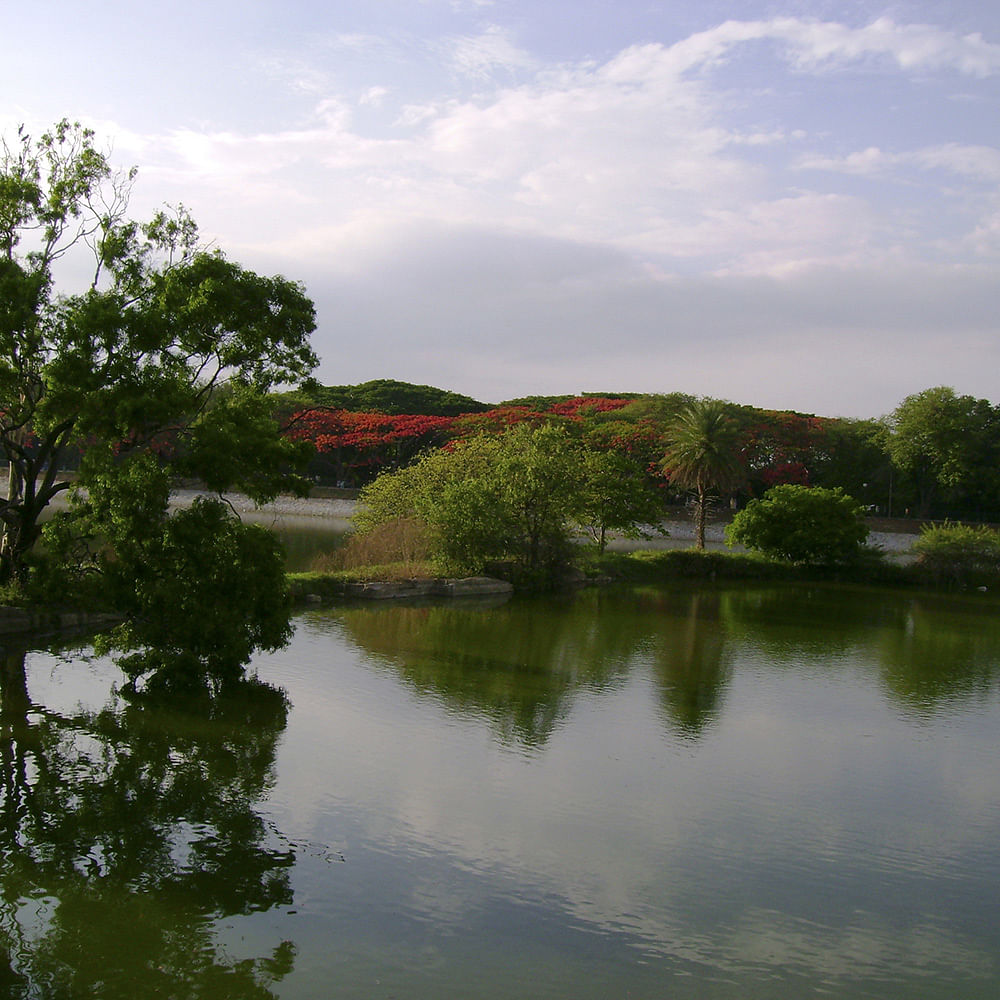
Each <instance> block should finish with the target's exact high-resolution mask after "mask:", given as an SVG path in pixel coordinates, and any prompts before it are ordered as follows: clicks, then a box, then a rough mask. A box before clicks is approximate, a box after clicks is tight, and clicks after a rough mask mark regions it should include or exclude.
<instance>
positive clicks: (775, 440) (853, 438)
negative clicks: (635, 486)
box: [286, 383, 1000, 521]
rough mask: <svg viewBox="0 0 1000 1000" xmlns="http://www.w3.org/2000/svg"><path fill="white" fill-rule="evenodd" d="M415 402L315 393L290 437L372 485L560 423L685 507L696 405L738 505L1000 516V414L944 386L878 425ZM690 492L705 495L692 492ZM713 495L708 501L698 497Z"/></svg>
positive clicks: (353, 479) (676, 401)
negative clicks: (418, 461) (785, 498)
mask: <svg viewBox="0 0 1000 1000" xmlns="http://www.w3.org/2000/svg"><path fill="white" fill-rule="evenodd" d="M383 384H388V383H383ZM393 385H397V386H398V385H403V386H405V383H393ZM417 388H420V389H423V388H425V387H417ZM411 398H412V397H411V396H410V395H409V394H406V393H404V392H402V390H400V395H399V397H394V398H393V400H392V402H393V403H394V405H393V406H392V407H391V408H387V409H385V410H382V411H371V410H366V411H364V412H360V411H351V410H345V409H330V408H328V407H324V406H322V405H320V403H319V396H318V395H314V396H312V397H310V396H309V395H308V394H305V395H301V394H300V395H299V396H298V397H297V399H296V404H297V406H298V412H297V413H296V414H295V415H294V417H293V427H294V429H293V430H292V432H291V434H292V436H293V437H294V438H295V439H297V440H307V441H311V442H312V443H313V444H314V446H315V448H316V454H315V456H314V458H313V463H312V466H311V471H312V473H313V475H314V477H316V478H317V479H319V480H321V481H325V482H339V483H341V484H343V485H351V486H362V485H364V484H365V483H367V482H370V481H371V479H372V478H374V476H376V475H378V474H379V473H380V472H382V471H387V470H393V469H396V468H400V467H403V466H405V465H406V464H408V463H409V462H411V461H413V460H414V459H415V458H416V457H417V456H418V455H419V454H421V453H422V452H424V451H426V450H428V449H433V448H440V447H445V448H448V447H452V446H453V444H454V442H456V441H460V440H464V439H467V438H469V437H471V436H474V435H476V434H479V433H491V434H500V433H503V432H504V431H506V430H508V429H510V428H511V427H515V426H517V425H519V424H523V423H526V424H529V425H531V426H540V425H542V424H555V425H559V426H562V427H564V428H565V429H566V430H567V432H568V433H570V434H571V435H572V436H573V437H575V438H576V439H578V440H580V441H582V442H584V443H586V445H587V446H588V447H589V448H592V449H594V450H598V451H605V452H612V453H615V454H619V455H622V456H625V457H627V458H629V459H630V460H631V461H633V462H635V463H637V464H638V465H639V466H640V467H641V468H642V469H643V470H644V471H645V474H646V475H647V477H648V478H649V481H650V482H651V483H652V482H658V483H659V485H660V487H661V490H662V491H664V495H665V496H666V498H667V499H668V500H673V501H675V502H679V501H682V500H683V499H684V498H685V496H686V495H687V493H688V491H689V487H687V486H685V485H684V481H683V479H682V477H681V476H680V475H679V474H678V473H676V472H674V471H673V470H672V469H671V468H670V464H671V463H669V462H667V461H665V456H666V455H667V454H668V452H669V451H670V449H671V448H672V447H673V446H674V445H673V444H672V442H675V439H676V436H677V434H678V432H679V429H680V428H681V427H682V425H683V424H684V422H685V420H687V421H690V420H691V419H692V417H691V408H692V406H693V405H694V404H701V405H708V404H711V407H710V408H714V409H715V410H716V411H717V418H718V421H719V423H720V426H722V425H724V426H725V427H726V428H728V431H727V435H728V442H727V444H726V447H725V449H723V450H724V451H725V452H726V453H728V454H730V455H731V456H733V457H734V458H735V460H736V462H737V464H738V474H737V472H736V470H733V469H730V470H729V472H730V473H731V474H727V476H726V477H725V479H726V484H725V488H724V490H723V492H724V494H725V496H726V498H732V499H733V501H734V502H735V503H736V504H737V505H738V506H742V505H743V504H745V503H746V502H747V501H749V500H751V499H754V498H758V497H762V496H763V495H764V494H765V493H766V492H767V490H769V489H770V488H771V487H773V486H780V485H785V484H793V485H798V486H821V487H825V488H829V489H833V488H837V487H839V488H841V489H843V490H844V491H845V492H846V493H847V494H848V495H850V496H852V497H855V498H856V499H857V500H858V502H859V503H861V504H862V505H864V506H865V507H866V508H867V509H868V510H870V511H873V512H878V513H881V514H884V515H904V514H910V515H913V516H921V517H938V518H941V517H958V518H968V519H973V520H993V521H997V520H1000V407H997V406H994V405H993V404H991V403H990V402H989V401H988V400H985V399H975V398H974V397H971V396H961V395H958V394H956V393H955V392H954V390H952V389H949V388H946V387H938V388H933V389H927V390H925V391H923V392H920V393H916V394H914V395H912V396H909V397H907V399H905V400H904V401H903V402H902V403H900V405H899V406H898V407H897V408H896V409H895V410H894V411H893V412H892V413H891V414H889V415H887V416H885V417H882V418H880V419H868V420H854V419H845V418H833V417H820V416H815V415H812V414H802V413H795V412H790V411H780V410H762V409H758V408H755V407H750V406H743V405H738V404H735V403H730V402H725V401H721V400H696V399H695V398H694V397H692V396H688V395H685V394H683V393H669V394H663V395H649V394H647V395H637V394H621V395H610V394H607V395H579V396H537V397H525V398H523V399H516V400H509V401H507V402H505V403H501V404H498V405H497V406H493V407H485V404H479V405H478V407H477V408H476V409H475V410H470V411H468V412H464V413H459V414H451V415H440V414H437V413H434V412H429V411H420V412H414V413H409V414H404V413H401V412H400V411H399V409H398V406H396V405H395V404H396V403H398V402H399V401H400V400H407V399H411ZM696 409H697V407H696ZM286 412H289V413H290V412H291V411H290V410H286ZM715 492H716V493H718V491H715ZM693 493H694V495H695V497H696V498H697V496H698V490H697V488H696V487H695V488H693ZM711 498H712V491H709V493H707V494H704V495H703V497H702V499H703V500H705V501H706V502H710V501H711Z"/></svg>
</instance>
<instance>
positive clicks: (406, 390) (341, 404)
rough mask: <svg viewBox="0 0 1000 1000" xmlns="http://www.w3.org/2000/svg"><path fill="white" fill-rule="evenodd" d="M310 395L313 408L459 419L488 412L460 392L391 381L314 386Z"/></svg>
mask: <svg viewBox="0 0 1000 1000" xmlns="http://www.w3.org/2000/svg"><path fill="white" fill-rule="evenodd" d="M309 395H310V397H311V400H310V401H311V403H312V405H316V406H326V407H330V408H331V409H336V410H354V411H361V412H363V411H373V412H378V413H391V414H402V413H419V414H422V415H425V416H428V415H429V416H440V417H457V416H458V415H459V414H461V413H481V412H483V411H484V410H487V409H489V407H488V406H487V404H486V403H481V402H479V400H477V399H472V398H471V397H469V396H463V395H461V394H459V393H457V392H449V391H448V390H446V389H436V388H434V386H431V385H413V384H412V383H410V382H397V381H395V380H394V379H388V378H380V379H374V380H372V381H371V382H363V383H362V384H361V385H329V386H320V385H315V386H313V387H312V390H311V392H310V393H309Z"/></svg>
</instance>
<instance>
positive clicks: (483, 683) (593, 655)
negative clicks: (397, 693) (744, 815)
mask: <svg viewBox="0 0 1000 1000" xmlns="http://www.w3.org/2000/svg"><path fill="white" fill-rule="evenodd" d="M725 609H726V608H725V603H724V601H723V598H722V596H721V595H720V593H719V592H717V591H712V590H708V591H704V592H702V591H694V592H692V591H691V590H690V589H688V588H685V589H683V590H678V591H673V590H668V589H658V590H654V589H648V590H628V591H622V590H588V591H584V592H581V593H578V594H574V595H572V596H564V597H550V598H546V599H540V598H533V599H531V600H524V601H518V600H514V601H511V602H509V603H507V604H505V605H504V606H503V607H501V608H491V607H489V606H488V605H482V604H480V605H466V606H456V605H445V604H438V605H432V606H423V607H412V606H405V605H397V606H392V607H381V608H372V607H370V606H362V607H357V608H353V609H350V610H346V611H344V612H343V613H342V614H341V615H340V620H341V621H342V622H343V623H344V625H345V626H346V628H347V631H348V633H349V634H350V636H351V638H352V639H353V640H354V641H355V642H356V643H357V644H358V646H359V647H361V648H362V649H364V650H365V652H366V653H367V654H368V655H370V656H372V657H373V658H375V659H377V660H378V661H379V662H382V663H391V664H392V665H393V667H394V668H395V669H396V670H397V671H398V672H399V674H400V676H401V677H403V678H404V679H405V680H406V681H407V682H408V683H409V684H411V685H412V686H413V687H414V688H416V689H417V690H420V691H425V692H429V691H432V692H434V693H436V694H437V695H439V696H441V697H443V698H444V699H445V700H446V701H447V702H448V704H450V705H452V706H453V707H454V708H456V709H458V710H462V711H468V712H479V713H482V714H484V715H486V716H487V717H488V718H490V719H491V721H492V723H493V725H494V729H495V731H496V732H497V733H498V735H499V736H500V737H501V738H502V739H504V740H508V741H509V740H513V741H517V742H518V743H520V744H521V745H522V746H525V747H536V748H537V747H540V746H542V745H543V744H544V743H545V742H546V741H547V740H548V739H549V738H550V736H551V735H552V732H553V731H554V729H555V728H556V727H557V726H558V724H559V721H560V719H562V718H564V717H565V715H566V713H567V711H568V709H569V707H570V705H571V704H572V701H573V698H574V696H575V695H577V694H579V693H581V692H584V691H599V690H603V689H607V688H609V687H614V686H615V685H616V684H621V683H622V682H623V681H624V679H625V678H626V677H627V675H628V674H629V672H630V670H631V669H632V668H633V667H634V666H635V665H636V664H637V663H639V662H642V663H649V664H650V668H651V671H652V674H653V676H654V679H655V683H656V685H657V689H658V691H659V694H660V699H661V703H662V706H663V710H664V717H665V719H666V720H667V722H668V724H669V725H670V726H671V728H672V729H674V730H675V732H676V733H677V734H678V735H681V736H684V737H695V736H697V735H698V734H699V733H700V732H701V731H702V730H703V729H704V727H705V726H706V725H708V724H710V723H711V721H712V720H713V719H714V718H716V716H717V712H718V708H719V702H720V698H721V696H722V692H723V690H724V689H725V685H726V682H727V679H728V676H729V673H730V670H731V665H732V648H731V645H732V644H731V642H730V640H729V637H728V632H729V629H728V624H727V622H726V620H725V618H724V611H725Z"/></svg>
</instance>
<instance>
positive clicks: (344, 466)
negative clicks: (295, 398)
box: [287, 409, 455, 486]
mask: <svg viewBox="0 0 1000 1000" xmlns="http://www.w3.org/2000/svg"><path fill="white" fill-rule="evenodd" d="M454 420H455V418H454V417H435V416H425V415H422V414H412V413H407V414H400V415H398V416H392V415H389V414H385V413H353V412H351V411H350V410H327V409H312V410H305V411H303V412H301V413H296V414H295V415H294V416H293V417H292V420H291V421H290V427H289V430H288V431H287V434H288V436H289V437H291V438H292V439H293V440H299V441H311V442H312V444H313V446H314V447H315V448H316V453H317V460H314V465H315V466H316V468H317V469H318V470H319V472H320V473H321V474H324V475H325V476H326V477H329V478H332V479H334V480H335V481H336V482H337V483H341V484H350V485H353V486H358V485H361V484H363V483H365V482H368V481H369V480H371V479H373V478H374V477H375V476H376V475H377V474H378V473H379V472H381V471H383V470H384V469H394V468H399V467H400V466H403V465H407V464H409V463H410V462H411V461H413V459H414V458H416V456H417V455H418V454H420V452H422V451H426V450H427V449H428V448H439V447H441V446H442V445H443V444H444V443H445V441H446V440H447V438H448V433H449V431H450V429H451V426H452V424H453V422H454Z"/></svg>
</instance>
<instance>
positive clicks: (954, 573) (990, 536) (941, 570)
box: [913, 523, 1000, 587]
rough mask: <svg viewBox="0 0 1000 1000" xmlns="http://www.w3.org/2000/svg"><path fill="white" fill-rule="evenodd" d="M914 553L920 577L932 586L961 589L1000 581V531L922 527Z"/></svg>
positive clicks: (953, 526)
mask: <svg viewBox="0 0 1000 1000" xmlns="http://www.w3.org/2000/svg"><path fill="white" fill-rule="evenodd" d="M913 552H914V553H915V554H916V556H917V568H918V571H919V572H920V574H921V576H923V577H925V578H926V579H928V580H929V581H930V582H932V583H936V584H944V585H946V586H954V587H964V586H969V585H982V584H985V583H992V582H995V581H996V580H997V579H998V578H1000V531H996V530H995V529H992V528H987V527H986V526H984V525H978V526H973V525H969V524H950V523H946V524H941V525H936V526H929V525H925V526H924V528H923V529H922V530H921V533H920V537H919V538H918V539H917V540H916V541H915V542H914V543H913Z"/></svg>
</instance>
